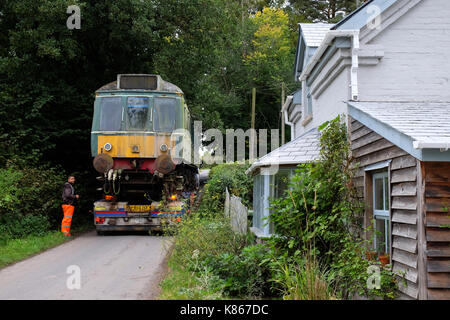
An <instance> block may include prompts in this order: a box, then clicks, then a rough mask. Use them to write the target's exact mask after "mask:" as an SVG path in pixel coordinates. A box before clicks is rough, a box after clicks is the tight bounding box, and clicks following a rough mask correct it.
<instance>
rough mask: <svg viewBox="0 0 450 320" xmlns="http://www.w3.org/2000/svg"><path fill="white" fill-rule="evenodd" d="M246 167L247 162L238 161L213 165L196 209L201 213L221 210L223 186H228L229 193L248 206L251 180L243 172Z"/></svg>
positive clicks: (250, 195)
mask: <svg viewBox="0 0 450 320" xmlns="http://www.w3.org/2000/svg"><path fill="white" fill-rule="evenodd" d="M248 167H249V165H248V164H239V163H232V164H229V163H225V164H219V165H217V166H215V167H213V168H212V169H211V171H210V175H209V181H208V183H207V184H206V185H205V188H204V191H203V196H202V202H201V204H200V206H199V209H198V211H199V212H201V213H203V214H207V213H209V214H210V213H219V212H223V206H224V202H225V188H228V191H229V192H230V194H233V195H235V196H237V197H240V198H241V199H242V202H243V204H244V205H246V206H250V205H251V204H252V199H253V180H252V178H251V177H249V176H248V175H246V174H245V170H247V169H248Z"/></svg>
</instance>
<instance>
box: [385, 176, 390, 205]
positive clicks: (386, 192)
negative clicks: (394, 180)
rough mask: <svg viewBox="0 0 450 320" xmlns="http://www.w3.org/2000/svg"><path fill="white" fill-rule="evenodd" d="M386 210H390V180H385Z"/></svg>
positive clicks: (386, 178)
mask: <svg viewBox="0 0 450 320" xmlns="http://www.w3.org/2000/svg"><path fill="white" fill-rule="evenodd" d="M384 210H389V179H388V177H385V178H384Z"/></svg>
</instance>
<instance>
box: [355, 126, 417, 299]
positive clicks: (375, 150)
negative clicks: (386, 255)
mask: <svg viewBox="0 0 450 320" xmlns="http://www.w3.org/2000/svg"><path fill="white" fill-rule="evenodd" d="M349 133H350V141H351V150H352V155H353V157H354V158H355V163H359V169H358V170H357V172H356V175H355V180H354V182H355V185H356V187H357V188H358V195H359V196H360V197H361V198H362V199H364V202H365V204H366V206H367V207H366V217H365V221H364V225H365V226H366V227H367V226H368V225H369V224H371V222H370V221H371V220H372V219H373V214H372V198H371V194H372V190H371V188H372V187H371V174H369V173H366V172H365V170H364V168H365V167H367V166H369V165H372V164H375V163H378V162H381V161H386V160H391V163H390V170H389V172H390V179H389V180H390V199H391V200H390V201H391V202H390V211H391V234H392V237H391V246H392V248H391V258H392V264H393V268H394V270H396V271H400V272H401V273H402V274H403V277H404V280H403V279H402V280H401V281H399V287H400V288H399V289H400V291H401V292H400V298H404V299H418V298H419V257H418V214H417V212H418V203H419V202H420V200H419V199H418V192H417V183H418V179H417V168H418V161H417V160H416V159H415V158H414V157H412V156H411V155H409V154H408V153H406V152H405V151H404V150H402V149H400V148H399V147H397V146H395V145H394V144H392V143H391V142H389V141H388V140H386V139H384V138H383V137H381V136H380V135H378V134H377V133H376V132H374V131H372V130H370V129H369V128H367V127H365V126H364V125H363V124H362V123H360V122H358V121H356V120H354V119H352V118H351V117H350V118H349Z"/></svg>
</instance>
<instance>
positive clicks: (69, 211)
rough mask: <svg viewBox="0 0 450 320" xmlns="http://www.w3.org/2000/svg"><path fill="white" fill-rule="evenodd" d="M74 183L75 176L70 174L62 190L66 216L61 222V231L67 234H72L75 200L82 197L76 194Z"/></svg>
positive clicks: (63, 207)
mask: <svg viewBox="0 0 450 320" xmlns="http://www.w3.org/2000/svg"><path fill="white" fill-rule="evenodd" d="M74 184H75V177H74V176H69V177H68V178H67V182H66V183H65V184H64V189H63V192H62V200H63V204H62V209H63V213H64V217H63V219H62V222H61V232H62V233H64V235H66V236H70V225H71V224H72V217H73V212H74V211H75V201H76V200H77V199H78V198H79V197H80V196H79V195H77V194H75V189H74V187H73V185H74Z"/></svg>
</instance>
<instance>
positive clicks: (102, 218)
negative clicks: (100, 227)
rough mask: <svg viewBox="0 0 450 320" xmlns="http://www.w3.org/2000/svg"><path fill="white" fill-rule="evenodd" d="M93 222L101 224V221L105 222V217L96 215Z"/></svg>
mask: <svg viewBox="0 0 450 320" xmlns="http://www.w3.org/2000/svg"><path fill="white" fill-rule="evenodd" d="M95 222H96V223H97V224H103V223H105V218H104V217H96V218H95Z"/></svg>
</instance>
